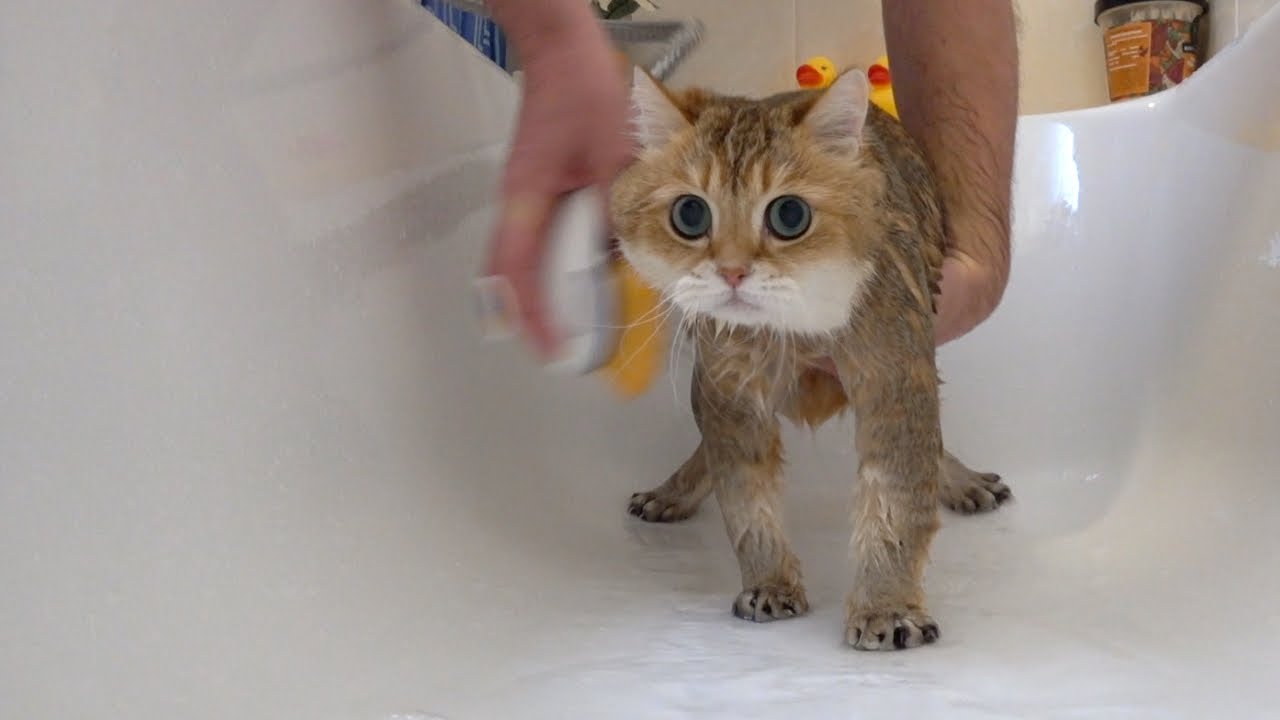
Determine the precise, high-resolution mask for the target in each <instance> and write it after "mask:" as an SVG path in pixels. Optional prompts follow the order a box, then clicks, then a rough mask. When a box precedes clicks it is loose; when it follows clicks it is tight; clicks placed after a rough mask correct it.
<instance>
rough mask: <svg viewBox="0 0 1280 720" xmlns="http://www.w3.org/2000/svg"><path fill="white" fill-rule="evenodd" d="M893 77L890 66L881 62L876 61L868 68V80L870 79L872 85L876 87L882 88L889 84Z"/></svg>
mask: <svg viewBox="0 0 1280 720" xmlns="http://www.w3.org/2000/svg"><path fill="white" fill-rule="evenodd" d="M892 77H893V76H891V75H890V74H889V68H887V67H885V66H883V65H881V64H880V63H876V64H874V65H872V66H871V67H870V68H867V80H869V81H870V82H871V85H872V86H874V87H878V88H882V87H885V86H887V85H889V83H890V82H891V80H892Z"/></svg>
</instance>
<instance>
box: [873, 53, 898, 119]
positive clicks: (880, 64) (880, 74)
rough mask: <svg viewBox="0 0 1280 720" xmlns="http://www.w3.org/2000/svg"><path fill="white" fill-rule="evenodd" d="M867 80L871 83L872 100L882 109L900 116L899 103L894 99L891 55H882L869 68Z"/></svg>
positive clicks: (895, 116) (894, 115)
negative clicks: (890, 64) (890, 65)
mask: <svg viewBox="0 0 1280 720" xmlns="http://www.w3.org/2000/svg"><path fill="white" fill-rule="evenodd" d="M867 80H868V81H870V83H871V102H873V103H875V104H876V105H878V106H879V107H880V109H881V110H884V111H885V112H887V113H889V114H890V115H892V116H893V117H894V118H897V117H898V104H897V103H896V102H894V99H893V76H892V75H891V74H890V73H889V57H888V56H887V55H881V56H880V57H878V58H876V61H875V62H874V63H871V67H869V68H867Z"/></svg>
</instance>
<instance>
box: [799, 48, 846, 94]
mask: <svg viewBox="0 0 1280 720" xmlns="http://www.w3.org/2000/svg"><path fill="white" fill-rule="evenodd" d="M838 76H839V73H837V72H836V64H835V63H833V62H831V58H829V57H826V56H825V55H814V56H813V57H811V58H809V59H808V60H806V61H805V62H804V64H803V65H801V66H800V67H798V68H796V82H797V83H799V84H800V87H802V88H805V89H809V90H822V89H823V88H826V87H829V86H830V85H831V83H833V82H835V81H836V78H837V77H838Z"/></svg>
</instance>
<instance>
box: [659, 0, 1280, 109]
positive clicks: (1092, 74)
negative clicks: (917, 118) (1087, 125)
mask: <svg viewBox="0 0 1280 720" xmlns="http://www.w3.org/2000/svg"><path fill="white" fill-rule="evenodd" d="M1277 2H1280V0H1216V1H1215V0H1210V6H1211V8H1212V23H1211V27H1210V31H1211V33H1212V35H1211V41H1210V50H1211V51H1216V50H1217V49H1220V48H1222V47H1224V46H1225V45H1227V44H1228V43H1230V41H1231V40H1233V39H1234V38H1235V37H1237V36H1238V35H1239V34H1240V33H1243V32H1244V30H1245V29H1246V28H1247V27H1248V24H1249V23H1250V22H1252V21H1253V20H1254V19H1256V18H1257V17H1259V16H1260V15H1261V14H1262V13H1263V12H1265V11H1266V10H1267V9H1268V8H1270V7H1271V6H1273V5H1275V4H1277ZM659 4H660V5H661V9H660V10H659V11H658V12H657V13H656V15H657V16H659V17H696V18H699V19H701V20H702V21H703V22H704V23H705V24H706V26H707V33H706V37H705V39H704V41H703V43H702V45H700V46H699V47H698V48H697V50H695V51H694V53H693V54H692V55H690V56H689V58H688V59H687V60H686V62H685V64H684V65H682V66H681V67H680V68H679V69H678V70H677V72H676V73H675V74H674V76H673V77H672V78H671V81H672V82H673V83H676V84H684V83H708V84H712V85H714V86H715V87H717V88H718V89H721V90H724V91H728V92H739V93H748V94H760V93H768V92H774V91H777V90H781V89H787V88H791V87H794V85H795V68H796V66H797V65H799V64H800V63H802V62H803V61H804V60H805V59H806V58H808V57H810V56H812V55H818V54H821V55H827V56H829V57H831V58H832V59H833V60H835V61H836V63H837V64H841V65H843V64H855V63H856V64H863V65H865V64H868V63H870V62H872V61H873V60H874V59H875V58H876V56H877V55H879V54H880V53H882V52H883V51H884V34H883V31H882V28H881V19H880V6H881V0H735V2H732V3H730V2H725V1H724V0H659ZM1018 10H1019V18H1020V48H1021V58H1020V65H1021V77H1022V84H1021V91H1020V95H1021V98H1020V101H1021V110H1022V112H1023V113H1042V112H1055V111H1060V110H1072V109H1078V108H1085V107H1092V106H1095V105H1103V104H1106V103H1107V85H1106V75H1105V72H1104V64H1103V55H1102V36H1101V30H1100V29H1099V28H1098V27H1097V26H1096V25H1094V23H1093V3H1092V2H1087V1H1086V0H1021V1H1020V2H1018ZM636 17H637V18H641V19H643V18H646V17H654V15H653V14H648V13H639V14H637V15H636Z"/></svg>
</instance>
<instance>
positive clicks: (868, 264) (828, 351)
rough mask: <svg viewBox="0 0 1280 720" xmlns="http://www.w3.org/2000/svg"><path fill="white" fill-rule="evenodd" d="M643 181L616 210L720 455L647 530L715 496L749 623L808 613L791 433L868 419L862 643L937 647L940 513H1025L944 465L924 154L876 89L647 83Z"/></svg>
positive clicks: (934, 257)
mask: <svg viewBox="0 0 1280 720" xmlns="http://www.w3.org/2000/svg"><path fill="white" fill-rule="evenodd" d="M632 85H633V87H632V104H633V110H634V131H635V139H636V141H637V146H638V150H639V152H638V155H637V156H636V159H635V161H634V162H633V163H632V164H631V165H630V166H628V167H627V168H626V169H625V170H624V171H623V172H622V173H621V175H620V176H619V177H618V178H617V179H616V180H615V182H614V183H613V185H612V188H611V191H610V220H611V222H612V224H613V228H614V233H615V237H616V240H617V245H618V249H619V250H620V252H621V254H622V256H623V257H624V258H625V259H626V261H627V262H628V263H630V264H631V265H632V266H633V267H634V269H635V270H636V272H637V273H638V274H639V275H640V276H641V277H642V278H643V280H644V282H646V283H648V284H650V285H651V286H653V287H654V288H655V289H656V290H658V291H660V292H661V293H662V295H663V298H664V300H665V301H666V302H667V303H670V304H671V305H672V306H674V309H675V310H678V311H679V312H680V313H681V316H682V326H681V327H682V330H684V331H685V332H686V333H687V337H688V338H689V340H690V341H691V342H692V344H693V349H694V356H695V359H694V365H693V371H692V375H693V379H692V387H691V393H690V394H691V397H692V405H693V416H694V419H695V422H696V424H697V427H698V429H699V431H700V433H701V442H700V444H699V445H698V447H697V449H696V450H695V451H694V452H693V454H692V455H691V456H690V457H689V458H688V460H686V461H685V462H684V464H683V465H682V466H681V467H680V468H679V469H678V470H676V472H675V473H674V474H673V475H672V476H671V477H670V478H669V479H668V480H667V481H666V482H665V483H663V484H661V485H659V486H658V487H657V488H655V489H653V490H651V491H648V492H641V493H636V494H635V495H633V496H632V497H631V501H630V506H629V510H630V512H631V514H632V515H635V516H638V517H640V518H642V519H644V520H647V521H651V522H674V521H678V520H681V519H684V518H687V517H689V516H690V515H692V514H693V513H694V512H695V511H696V510H697V508H698V506H699V504H700V503H701V502H702V501H703V499H705V498H706V496H707V495H709V494H710V493H712V492H715V494H716V499H717V501H718V504H719V505H720V508H721V511H722V513H723V516H724V522H725V527H726V530H727V531H728V535H729V540H730V542H731V543H732V546H733V549H734V551H735V552H736V554H737V558H738V563H739V566H740V570H741V573H742V591H741V593H739V594H738V595H737V597H736V599H735V600H734V602H733V604H732V611H733V613H734V614H735V615H737V616H738V617H741V618H744V619H748V620H754V621H757V622H767V621H771V620H777V619H782V618H787V617H793V616H796V615H801V614H803V613H805V612H807V611H808V608H809V602H808V599H807V598H806V595H805V590H804V586H803V582H802V579H801V568H800V562H799V560H798V559H797V558H796V556H795V554H794V553H793V552H792V550H791V548H790V547H789V545H788V542H787V538H786V535H785V534H784V532H783V528H782V522H781V516H782V511H781V507H780V495H781V487H782V443H781V438H780V425H779V423H780V419H779V418H780V417H785V418H787V419H789V420H791V421H793V422H796V423H800V424H804V425H807V426H810V427H817V426H818V425H820V424H822V423H824V422H826V421H827V420H829V419H831V418H833V417H837V416H839V415H842V414H843V413H845V412H846V411H849V410H852V411H853V413H854V415H855V418H856V425H857V430H856V433H855V445H856V448H857V451H858V455H859V458H860V461H859V462H860V465H859V468H858V470H857V479H856V483H855V487H854V506H853V507H854V510H853V518H852V519H853V526H854V529H853V536H852V540H851V550H852V574H853V578H852V581H853V586H852V590H851V591H850V593H849V595H848V600H847V604H846V621H845V628H844V636H845V640H846V642H847V643H848V644H850V645H852V646H853V647H855V648H857V649H862V650H891V649H902V648H908V647H916V646H920V645H924V644H928V643H932V642H934V641H936V640H937V639H938V638H939V636H940V631H939V626H938V623H937V622H936V621H935V620H934V619H933V618H932V617H931V616H930V614H929V610H928V608H927V605H926V601H925V594H924V590H923V574H924V568H925V565H926V562H927V556H928V553H929V546H930V543H931V542H932V539H933V536H934V534H935V533H936V531H937V529H938V527H939V504H943V505H946V506H947V507H949V508H952V509H954V510H956V511H959V512H965V513H967V512H977V511H987V510H992V509H994V508H996V507H998V506H999V505H1001V504H1002V503H1003V502H1005V501H1006V500H1008V499H1009V498H1010V497H1011V496H1012V494H1011V492H1010V490H1009V488H1008V486H1006V485H1005V484H1004V483H1003V482H1002V481H1001V479H1000V478H999V476H997V475H995V474H991V473H980V472H974V471H972V470H970V469H968V468H967V467H965V466H964V465H963V464H961V463H960V461H959V460H957V459H956V458H955V457H954V456H952V455H951V454H950V453H947V452H946V451H945V450H944V449H943V445H942V439H941V427H940V421H939V399H938V386H939V379H938V374H937V370H936V365H935V347H934V331H933V323H934V317H935V313H936V304H935V297H936V296H937V295H938V294H939V281H940V277H941V266H942V260H943V257H944V250H945V248H944V230H943V228H944V208H943V206H942V203H941V201H940V198H939V194H938V190H937V187H936V184H935V181H934V179H933V177H932V175H931V173H930V170H929V166H928V164H927V162H926V161H925V159H924V157H923V155H922V154H921V151H920V149H919V148H918V146H917V145H916V144H915V143H914V142H913V141H912V139H911V138H910V137H909V136H908V134H907V133H906V131H905V130H904V129H903V128H902V126H901V125H900V124H898V122H897V120H895V119H894V118H893V117H892V116H890V115H889V114H887V113H885V112H884V111H883V110H881V109H880V108H879V107H876V106H875V105H872V104H870V103H869V102H868V93H869V87H868V82H867V79H866V76H865V75H864V74H863V73H861V72H857V71H852V70H850V71H846V72H844V73H842V74H841V75H840V76H839V77H838V78H837V79H836V80H835V82H834V83H833V84H832V85H831V86H830V87H828V88H826V89H824V90H799V91H790V92H783V93H778V94H774V95H770V96H767V97H764V98H757V99H752V98H746V97H740V96H730V95H723V94H717V93H714V92H711V91H709V90H706V89H703V88H698V87H693V88H688V89H685V90H683V91H675V90H671V89H669V88H667V87H665V86H664V85H663V84H662V83H660V82H659V81H657V80H655V79H653V78H652V77H651V76H650V75H649V74H648V73H646V72H644V71H643V70H637V71H636V72H635V77H634V80H633V83H632Z"/></svg>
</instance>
